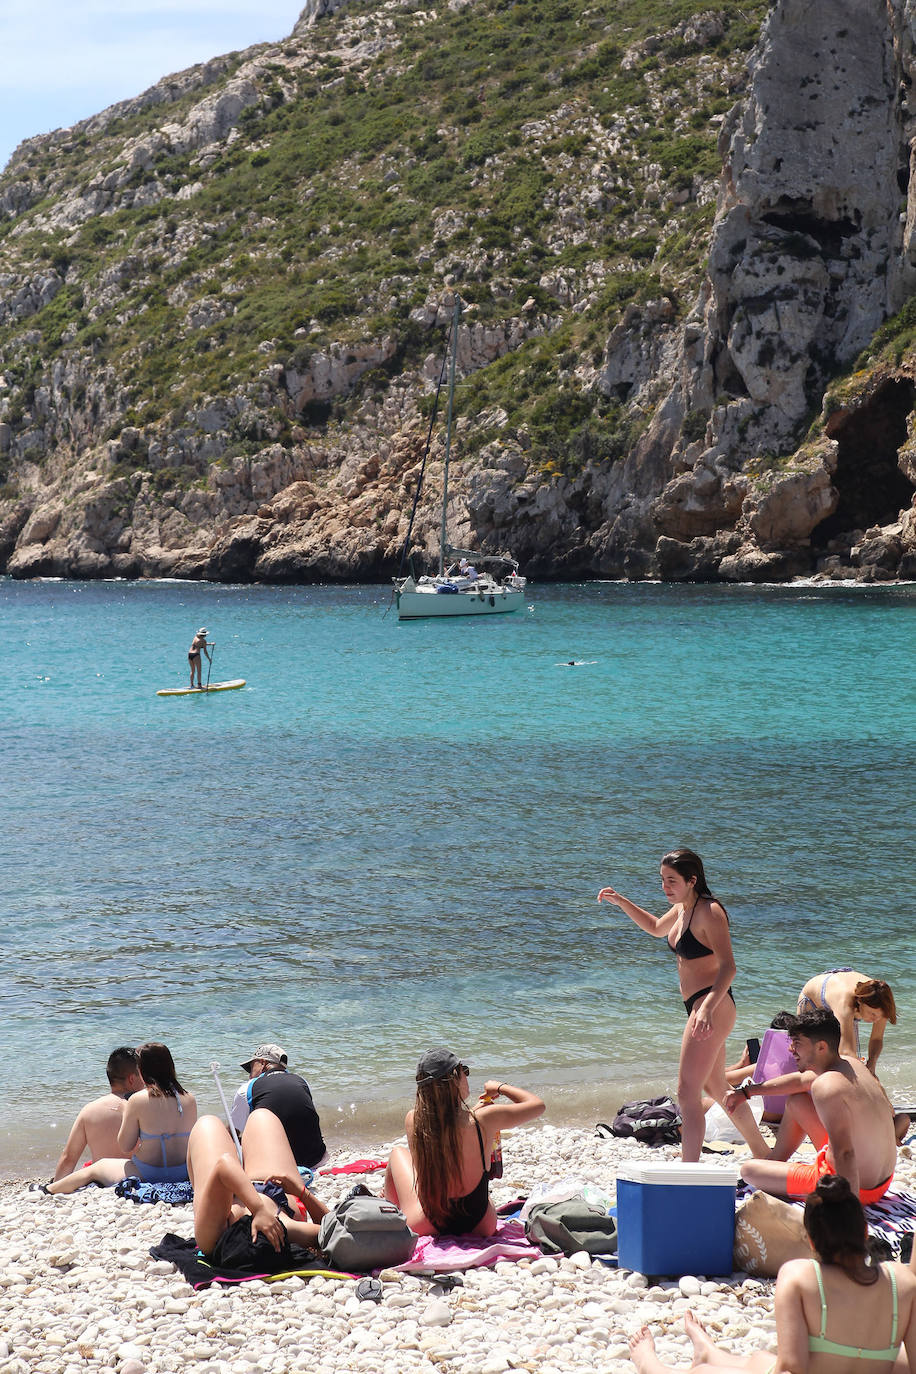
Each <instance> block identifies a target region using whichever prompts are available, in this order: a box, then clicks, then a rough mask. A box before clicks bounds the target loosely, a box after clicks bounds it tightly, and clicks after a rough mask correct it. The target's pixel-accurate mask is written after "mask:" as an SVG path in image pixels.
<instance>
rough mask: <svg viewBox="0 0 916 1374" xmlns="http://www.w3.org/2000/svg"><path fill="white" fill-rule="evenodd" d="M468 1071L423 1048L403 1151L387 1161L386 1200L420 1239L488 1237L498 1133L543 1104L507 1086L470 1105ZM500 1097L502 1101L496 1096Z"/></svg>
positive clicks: (489, 1086) (490, 1086) (445, 1054)
mask: <svg viewBox="0 0 916 1374" xmlns="http://www.w3.org/2000/svg"><path fill="white" fill-rule="evenodd" d="M468 1072H469V1070H468V1066H467V1064H462V1062H461V1060H460V1059H458V1057H457V1056H456V1055H454V1054H452V1053H451V1051H450V1050H443V1049H438V1050H427V1052H426V1054H424V1056H423V1058H422V1059H421V1060H420V1062H419V1064H418V1065H417V1100H416V1104H415V1106H414V1108H413V1110H412V1111H409V1112H408V1113H407V1119H406V1122H405V1125H406V1128H407V1149H405V1148H404V1146H403V1145H397V1146H395V1148H394V1149H393V1150H392V1152H391V1157H390V1159H389V1160H388V1169H387V1172H386V1174H385V1196H386V1198H388V1201H389V1202H395V1203H397V1205H398V1206H399V1207H400V1209H401V1211H402V1212H403V1213H404V1216H405V1217H406V1218H407V1224H408V1226H410V1228H411V1230H413V1231H416V1233H417V1235H419V1236H436V1235H450V1236H470V1235H473V1236H491V1235H492V1234H493V1232H494V1231H495V1230H496V1211H495V1209H494V1207H493V1204H492V1203H491V1201H490V1194H489V1189H488V1187H487V1184H488V1183H489V1179H490V1169H489V1160H490V1156H491V1155H492V1153H493V1142H494V1138H495V1136H496V1135H497V1133H498V1132H499V1131H505V1130H508V1129H509V1128H510V1127H512V1126H521V1125H522V1124H523V1123H524V1122H526V1121H533V1120H534V1118H535V1117H536V1116H540V1115H541V1113H542V1112H543V1110H544V1103H543V1102H542V1101H541V1099H540V1098H539V1097H535V1095H534V1093H529V1092H526V1091H525V1089H524V1088H514V1087H513V1086H512V1084H511V1083H497V1082H496V1081H495V1080H493V1081H490V1082H487V1083H485V1084H484V1089H483V1092H482V1093H481V1095H480V1099H479V1100H478V1103H477V1105H476V1106H475V1107H473V1108H471V1107H469V1106H468V1105H467V1102H466V1100H465V1099H466V1098H467V1095H468ZM498 1097H504V1098H506V1099H507V1100H506V1101H505V1102H497V1101H496V1100H495V1099H496V1098H498Z"/></svg>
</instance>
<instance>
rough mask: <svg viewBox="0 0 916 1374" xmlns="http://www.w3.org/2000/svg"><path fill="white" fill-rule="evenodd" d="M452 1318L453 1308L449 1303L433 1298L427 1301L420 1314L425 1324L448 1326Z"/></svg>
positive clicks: (421, 1320)
mask: <svg viewBox="0 0 916 1374" xmlns="http://www.w3.org/2000/svg"><path fill="white" fill-rule="evenodd" d="M451 1320H452V1309H451V1308H450V1307H449V1305H448V1303H445V1302H438V1301H437V1300H435V1299H434V1300H433V1301H432V1302H430V1303H427V1305H426V1307H425V1308H424V1310H423V1313H422V1315H421V1316H420V1322H421V1323H422V1325H423V1326H448V1325H449V1324H450V1322H451Z"/></svg>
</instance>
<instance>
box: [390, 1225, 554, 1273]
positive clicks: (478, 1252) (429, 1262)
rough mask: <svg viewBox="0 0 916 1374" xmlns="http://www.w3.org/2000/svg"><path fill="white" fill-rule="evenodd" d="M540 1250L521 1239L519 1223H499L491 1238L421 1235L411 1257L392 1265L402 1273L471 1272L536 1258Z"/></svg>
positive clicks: (521, 1227)
mask: <svg viewBox="0 0 916 1374" xmlns="http://www.w3.org/2000/svg"><path fill="white" fill-rule="evenodd" d="M542 1254H543V1251H541V1250H540V1249H539V1248H538V1246H536V1245H532V1244H531V1243H530V1241H529V1240H528V1239H527V1237H526V1236H525V1227H524V1225H523V1223H522V1222H520V1221H501V1222H500V1223H499V1225H498V1226H497V1228H496V1230H495V1232H494V1234H493V1235H492V1236H421V1237H420V1239H419V1240H418V1241H417V1243H416V1246H415V1247H414V1252H413V1255H412V1256H411V1257H410V1259H409V1260H406V1261H405V1262H404V1263H403V1264H398V1265H396V1266H395V1268H396V1269H398V1270H400V1271H401V1272H402V1273H405V1274H415V1273H418V1272H421V1271H430V1270H432V1271H433V1272H435V1273H437V1274H438V1273H444V1272H446V1271H448V1270H453V1269H474V1268H478V1267H488V1266H489V1265H493V1264H496V1263H497V1261H498V1260H515V1261H518V1260H523V1259H540V1258H541V1255H542Z"/></svg>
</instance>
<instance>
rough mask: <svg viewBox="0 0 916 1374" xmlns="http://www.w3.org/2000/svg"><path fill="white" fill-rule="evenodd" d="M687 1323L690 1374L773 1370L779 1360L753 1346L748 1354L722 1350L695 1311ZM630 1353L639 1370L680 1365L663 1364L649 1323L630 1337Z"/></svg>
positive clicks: (665, 1372) (664, 1372)
mask: <svg viewBox="0 0 916 1374" xmlns="http://www.w3.org/2000/svg"><path fill="white" fill-rule="evenodd" d="M684 1326H685V1328H686V1330H687V1334H688V1336H689V1337H690V1339H691V1341H692V1342H693V1361H692V1363H691V1364H690V1366H689V1369H690V1374H721V1371H722V1370H723V1369H734V1370H738V1371H746V1374H770V1371H771V1370H772V1369H773V1368H774V1366H775V1364H776V1357H775V1356H774V1355H768V1354H766V1352H765V1351H762V1350H754V1351H752V1352H751V1353H750V1354H749V1355H735V1354H732V1352H731V1351H729V1350H721V1349H720V1348H719V1347H718V1346H717V1345H715V1344H714V1342H713V1341H711V1340H710V1339H709V1337H708V1336H707V1334H706V1332H705V1331H704V1330H703V1327H702V1326H701V1325H700V1323H699V1322H698V1321H697V1320H696V1318H695V1317H694V1315H693V1313H692V1312H688V1313H687V1314H686V1316H685V1317H684ZM630 1357H631V1359H632V1361H633V1363H634V1364H635V1365H636V1368H637V1370H638V1374H676V1371H677V1369H678V1366H675V1365H667V1364H663V1363H662V1361H661V1360H660V1359H659V1358H658V1353H657V1351H656V1349H655V1341H654V1340H653V1338H652V1333H651V1332H650V1331H649V1328H648V1327H647V1326H643V1327H641V1328H640V1330H639V1331H637V1333H636V1335H635V1336H633V1337H632V1338H631V1340H630ZM681 1368H683V1366H681Z"/></svg>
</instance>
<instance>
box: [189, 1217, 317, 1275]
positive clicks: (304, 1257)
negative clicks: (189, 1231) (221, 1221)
mask: <svg viewBox="0 0 916 1374" xmlns="http://www.w3.org/2000/svg"><path fill="white" fill-rule="evenodd" d="M207 1258H208V1260H209V1262H210V1264H211V1265H212V1266H213V1269H214V1271H215V1272H216V1273H222V1272H223V1271H224V1270H229V1271H231V1272H232V1273H233V1274H238V1275H250V1276H252V1277H253V1276H255V1275H258V1274H285V1273H286V1272H287V1271H288V1270H291V1269H299V1268H301V1267H302V1266H303V1265H308V1264H312V1265H313V1264H314V1262H315V1254H314V1251H311V1250H304V1249H303V1248H302V1247H301V1246H299V1245H293V1244H291V1243H290V1239H289V1236H288V1235H287V1234H286V1231H285V1229H284V1232H283V1244H282V1245H281V1247H280V1249H279V1250H275V1249H274V1247H273V1246H272V1245H271V1243H270V1241H269V1240H268V1239H267V1237H266V1236H265V1235H262V1234H261V1232H258V1234H257V1236H255V1238H254V1240H252V1238H251V1217H250V1216H245V1217H239V1219H238V1221H233V1222H231V1223H230V1225H229V1226H227V1227H226V1229H225V1231H224V1232H223V1234H222V1235H221V1236H220V1238H219V1240H218V1241H217V1242H216V1244H215V1245H214V1247H213V1251H212V1253H211V1254H210V1255H208V1257H207Z"/></svg>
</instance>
